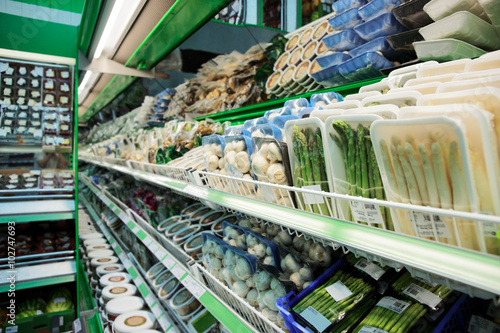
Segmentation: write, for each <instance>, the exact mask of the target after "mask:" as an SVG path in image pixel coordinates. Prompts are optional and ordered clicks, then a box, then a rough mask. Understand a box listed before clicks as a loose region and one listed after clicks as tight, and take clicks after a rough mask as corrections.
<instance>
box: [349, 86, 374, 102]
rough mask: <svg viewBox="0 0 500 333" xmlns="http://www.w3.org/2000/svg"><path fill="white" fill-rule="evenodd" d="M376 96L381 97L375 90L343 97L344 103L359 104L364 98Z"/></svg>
mask: <svg viewBox="0 0 500 333" xmlns="http://www.w3.org/2000/svg"><path fill="white" fill-rule="evenodd" d="M361 89H363V87H361ZM361 89H360V90H361ZM377 95H382V93H380V91H376V90H372V91H365V92H361V91H360V92H359V93H357V94H351V95H347V96H346V97H344V101H360V102H361V100H362V99H363V98H365V97H369V96H377Z"/></svg>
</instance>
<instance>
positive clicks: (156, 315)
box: [151, 306, 161, 317]
mask: <svg viewBox="0 0 500 333" xmlns="http://www.w3.org/2000/svg"><path fill="white" fill-rule="evenodd" d="M151 311H152V312H153V314H154V315H155V317H159V316H160V315H161V309H160V307H159V306H154V307H153V308H152V309H151Z"/></svg>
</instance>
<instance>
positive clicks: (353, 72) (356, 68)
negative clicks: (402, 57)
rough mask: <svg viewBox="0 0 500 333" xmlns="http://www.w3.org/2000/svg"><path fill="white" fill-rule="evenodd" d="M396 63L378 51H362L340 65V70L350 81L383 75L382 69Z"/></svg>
mask: <svg viewBox="0 0 500 333" xmlns="http://www.w3.org/2000/svg"><path fill="white" fill-rule="evenodd" d="M393 66H394V64H393V63H392V62H390V61H389V60H387V59H386V58H385V57H384V56H383V55H381V54H379V53H377V52H366V53H362V54H360V55H359V56H357V57H354V58H352V59H350V60H347V61H346V62H344V63H343V64H341V65H339V72H340V74H342V76H343V77H345V78H346V79H347V80H350V81H359V80H366V79H371V78H374V77H377V76H381V75H382V72H380V69H383V68H389V67H393Z"/></svg>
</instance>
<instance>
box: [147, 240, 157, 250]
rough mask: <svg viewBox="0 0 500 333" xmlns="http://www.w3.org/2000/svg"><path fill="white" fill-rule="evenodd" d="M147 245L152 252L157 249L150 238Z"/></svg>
mask: <svg viewBox="0 0 500 333" xmlns="http://www.w3.org/2000/svg"><path fill="white" fill-rule="evenodd" d="M148 247H149V249H150V250H151V252H153V253H155V252H156V250H158V249H159V247H158V245H156V243H155V242H154V241H153V240H151V243H150V244H149V245H148Z"/></svg>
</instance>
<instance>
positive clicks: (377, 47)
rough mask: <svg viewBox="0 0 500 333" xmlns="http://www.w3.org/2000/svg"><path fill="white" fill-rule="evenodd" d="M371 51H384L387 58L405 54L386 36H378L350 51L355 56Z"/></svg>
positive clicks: (396, 57)
mask: <svg viewBox="0 0 500 333" xmlns="http://www.w3.org/2000/svg"><path fill="white" fill-rule="evenodd" d="M370 51H373V52H382V54H383V55H384V57H386V58H387V59H398V58H401V57H402V56H403V55H404V54H402V53H401V52H398V51H396V50H394V49H393V48H392V47H391V45H390V44H389V42H387V39H386V38H385V37H378V38H375V39H374V40H372V41H370V42H368V43H365V44H363V45H361V46H358V47H357V48H355V49H352V50H351V51H349V55H350V56H351V57H352V58H354V57H357V56H359V55H360V54H362V53H365V52H370Z"/></svg>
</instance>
